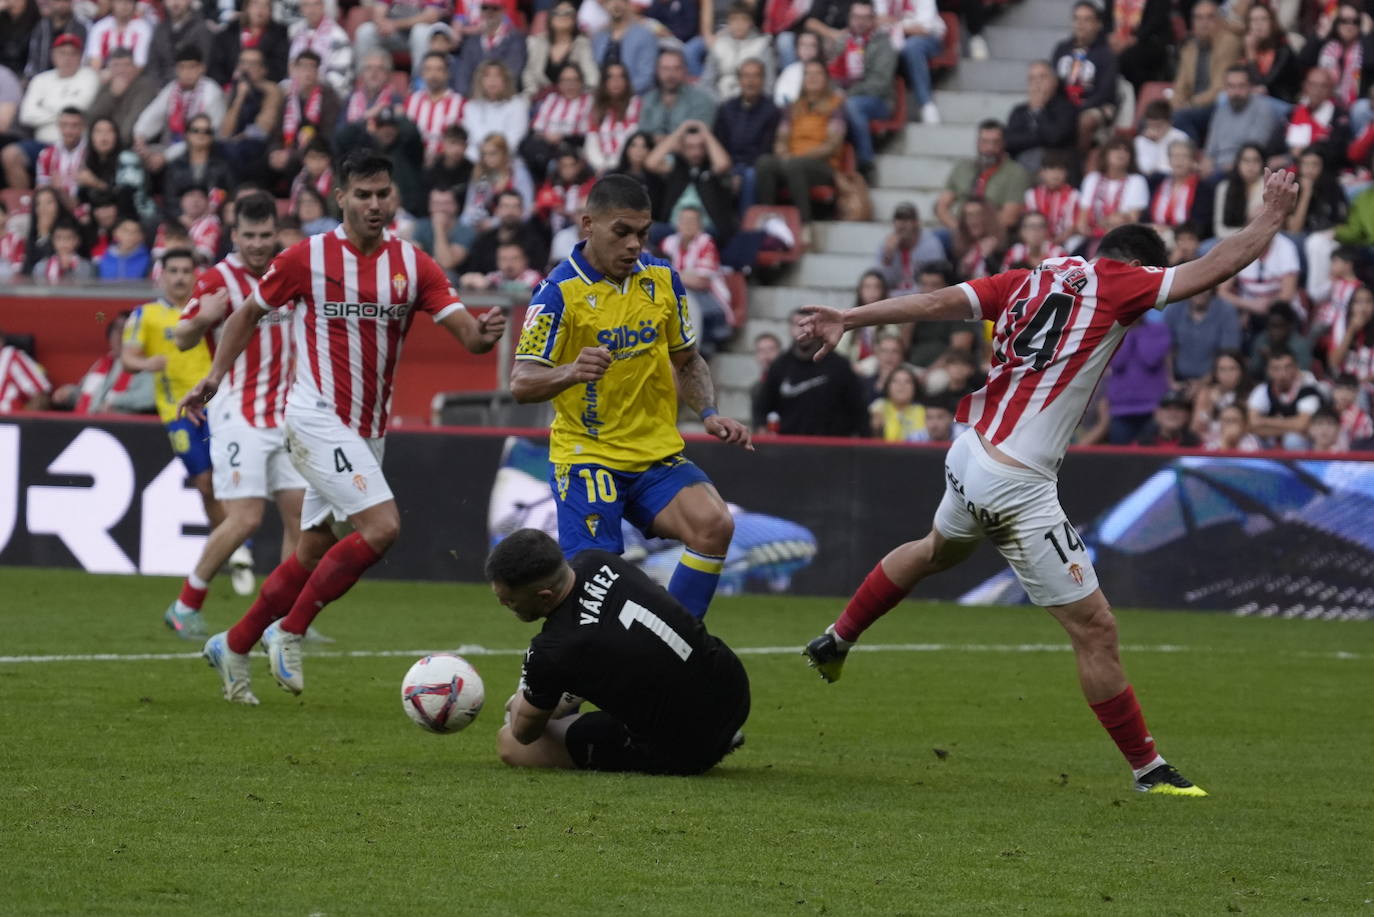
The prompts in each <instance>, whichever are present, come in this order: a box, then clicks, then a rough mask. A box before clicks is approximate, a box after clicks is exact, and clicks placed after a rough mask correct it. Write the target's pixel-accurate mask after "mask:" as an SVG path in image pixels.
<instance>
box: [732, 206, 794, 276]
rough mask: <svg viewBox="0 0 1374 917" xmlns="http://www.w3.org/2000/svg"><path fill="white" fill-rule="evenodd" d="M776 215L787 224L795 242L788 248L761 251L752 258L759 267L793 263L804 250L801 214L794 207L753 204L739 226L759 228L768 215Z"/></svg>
mask: <svg viewBox="0 0 1374 917" xmlns="http://www.w3.org/2000/svg"><path fill="white" fill-rule="evenodd" d="M774 216H775V217H778V218H779V219H781V220H782V221H783V222H784V223H786V224H787V228H788V229H789V230H790V231H791V233H792V238H793V239H795V240H796V242H795V243H794V244H793V245H792V247H791V248H789V249H784V250H781V251H761V252H759V253H758V255H757V256H756V257H755V258H754V264H755V266H756V267H760V268H774V267H781V266H782V265H784V264H793V263H795V262H796V261H797V259H799V258H800V257H801V256H802V254H803V253H804V252H805V251H806V242H805V241H804V240H803V238H802V231H801V228H802V227H801V214H800V213H799V212H798V211H797V208H796V207H783V206H770V205H767V204H755V205H754V206H753V207H750V208H749V209H748V211H746V212H745V214H744V225H743V226H742V227H741V228H743V229H746V230H756V231H757V230H761V229H762V228H763V224H764V222H765V221H767V220H768V218H769V217H774Z"/></svg>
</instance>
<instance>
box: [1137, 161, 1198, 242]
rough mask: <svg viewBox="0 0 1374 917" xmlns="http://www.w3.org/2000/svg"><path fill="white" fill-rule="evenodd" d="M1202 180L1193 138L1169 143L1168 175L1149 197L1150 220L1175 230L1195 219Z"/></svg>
mask: <svg viewBox="0 0 1374 917" xmlns="http://www.w3.org/2000/svg"><path fill="white" fill-rule="evenodd" d="M1200 181H1201V176H1200V175H1198V171H1197V153H1196V147H1194V145H1193V141H1191V140H1187V139H1184V140H1175V141H1174V142H1173V143H1171V144H1169V177H1168V178H1166V179H1164V181H1162V182H1160V183H1159V187H1158V188H1156V189H1155V193H1154V197H1153V198H1152V199H1151V200H1150V217H1149V221H1150V223H1151V224H1153V225H1154V227H1155V228H1156V229H1173V228H1175V227H1178V226H1182V225H1183V224H1184V223H1190V222H1193V215H1194V211H1195V208H1196V206H1197V201H1198V195H1197V192H1198V183H1199V182H1200Z"/></svg>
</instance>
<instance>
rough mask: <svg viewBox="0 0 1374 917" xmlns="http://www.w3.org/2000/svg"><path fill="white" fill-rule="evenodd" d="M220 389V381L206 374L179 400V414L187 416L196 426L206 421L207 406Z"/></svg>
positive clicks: (179, 415)
mask: <svg viewBox="0 0 1374 917" xmlns="http://www.w3.org/2000/svg"><path fill="white" fill-rule="evenodd" d="M217 391H219V383H218V382H216V381H215V380H213V379H211V378H210V377H209V376H206V377H205V378H204V379H201V380H200V381H199V382H197V383H196V384H195V385H193V386H191V390H190V391H189V392H187V393H186V397H185V398H182V399H181V401H179V402H177V416H178V417H185V418H186V419H187V420H189V421H191V423H193V424H195V425H196V426H200V425H201V424H203V423H205V406H206V405H207V404H209V403H210V399H211V398H213V397H215V392H217Z"/></svg>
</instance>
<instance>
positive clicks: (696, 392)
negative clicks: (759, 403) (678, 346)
mask: <svg viewBox="0 0 1374 917" xmlns="http://www.w3.org/2000/svg"><path fill="white" fill-rule="evenodd" d="M672 360H673V369H674V370H676V371H677V394H678V397H679V398H681V399H682V402H683V404H685V405H687V406H688V407H689V408H691V409H692V410H694V411H696V412H697V416H699V417H700V418H701V422H702V424H703V425H704V426H705V427H706V432H707V433H710V434H711V435H712V436H714V437H715V438H716V439H718V440H720V441H721V442H724V443H732V444H734V445H738V446H743V447H744V448H746V449H748V450H749V451H750V452H753V451H754V444H753V443H752V442H751V441H750V435H749V428H748V427H746V426H745V425H744V424H742V423H740V422H739V421H738V420H735V419H734V418H732V417H722V416H721V415H720V412H719V411H718V410H716V386H715V383H714V382H712V381H711V367H709V366H708V365H707V364H706V359H705V358H704V357H702V355H701V353H700V352H699V351H698V350H697V349H696V348H695V347H688V348H686V349H684V350H679V351H677V352H676V353H674V354H673V355H672Z"/></svg>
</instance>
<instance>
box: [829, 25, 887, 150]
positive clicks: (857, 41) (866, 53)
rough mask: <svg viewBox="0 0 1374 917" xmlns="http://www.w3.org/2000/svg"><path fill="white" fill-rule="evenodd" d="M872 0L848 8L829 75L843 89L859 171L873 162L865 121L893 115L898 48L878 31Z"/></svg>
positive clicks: (851, 139)
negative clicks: (844, 30)
mask: <svg viewBox="0 0 1374 917" xmlns="http://www.w3.org/2000/svg"><path fill="white" fill-rule="evenodd" d="M877 24H878V19H877V16H876V15H875V14H874V10H873V3H872V0H856V2H854V3H853V4H851V5H850V7H849V31H847V32H845V33H844V44H843V47H841V48H840V53H839V54H838V55H837V56H836V57H835V59H834V60H833V61H832V62H831V64H830V75H831V76H832V77H834V78H835V83H836V85H837V86H839V87H840V88H841V89H843V90H844V91H845V96H846V98H845V103H844V116H845V120H846V121H847V122H849V140H850V142H851V143H853V144H854V158H855V160H856V161H857V162H858V165H859V169H860V170H861V171H863V170H867V169H868V168H869V167H870V166H871V165H872V164H873V155H874V154H873V134H872V133H871V132H870V131H869V128H868V123H869V122H870V121H873V120H875V119H879V118H888V117H891V115H892V103H893V98H894V96H893V92H894V90H893V83H894V82H895V80H896V76H897V51H896V50H895V49H894V48H893V47H892V42H891V41H890V40H889V36H888V35H887V34H886V33H885V32H879V31H878V30H877Z"/></svg>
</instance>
